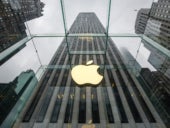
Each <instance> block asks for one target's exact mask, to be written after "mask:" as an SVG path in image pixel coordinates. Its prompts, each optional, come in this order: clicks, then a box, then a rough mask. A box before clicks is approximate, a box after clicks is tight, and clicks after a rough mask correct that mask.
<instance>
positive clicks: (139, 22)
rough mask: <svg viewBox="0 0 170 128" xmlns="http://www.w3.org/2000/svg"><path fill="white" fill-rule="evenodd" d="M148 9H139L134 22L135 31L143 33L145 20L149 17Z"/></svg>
mask: <svg viewBox="0 0 170 128" xmlns="http://www.w3.org/2000/svg"><path fill="white" fill-rule="evenodd" d="M149 12H150V9H140V10H139V11H138V14H137V18H136V23H135V33H137V34H144V32H145V28H146V24H147V21H148V19H149Z"/></svg>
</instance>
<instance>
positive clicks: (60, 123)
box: [14, 13, 166, 128]
mask: <svg viewBox="0 0 170 128" xmlns="http://www.w3.org/2000/svg"><path fill="white" fill-rule="evenodd" d="M69 33H103V34H104V33H105V29H104V27H103V26H102V24H101V23H100V21H99V19H98V18H97V16H96V15H95V14H94V13H80V14H79V15H78V16H77V18H76V20H75V21H74V23H73V25H72V26H71V28H70V30H69ZM66 41H68V42H69V52H70V54H69V53H68V49H67V48H68V47H67V45H66ZM105 41H106V38H105V37H92V36H90V37H68V38H67V40H66V38H65V39H64V40H63V42H62V43H61V45H60V46H59V48H58V50H57V51H56V53H55V55H54V56H53V58H52V60H51V62H50V65H60V66H56V67H61V65H70V61H71V65H73V66H74V65H78V64H86V62H87V61H88V60H93V61H94V63H95V64H97V65H100V69H101V70H99V72H100V74H102V75H103V76H104V79H103V80H102V82H101V83H100V84H99V86H98V87H91V86H90V84H88V86H84V87H78V86H77V85H76V83H75V82H74V81H73V80H72V78H71V73H70V72H71V69H70V68H68V67H67V66H64V67H65V68H64V67H63V68H56V69H47V70H46V72H45V73H44V75H43V76H42V78H41V80H40V81H39V83H38V85H37V89H36V90H34V92H33V94H32V96H31V98H30V100H29V102H28V103H27V104H26V105H25V108H24V111H23V112H22V113H21V114H20V118H19V119H18V120H17V121H16V122H15V125H14V127H17V128H18V127H20V128H32V127H35V128H38V127H53V128H54V127H57V128H66V127H72V128H76V127H78V128H81V127H82V128H84V127H90V126H92V127H96V128H97V127H102V128H106V127H112V128H113V127H119V128H120V127H124V128H127V127H130V128H139V127H147V128H149V127H153V128H156V127H160V128H165V127H166V126H165V124H164V123H163V121H162V119H161V118H160V116H159V114H158V113H157V112H156V110H155V108H154V106H153V105H152V104H151V102H150V100H149V98H148V97H147V96H146V94H145V92H144V90H143V89H142V88H141V85H140V83H139V82H138V81H137V79H136V78H135V77H134V75H132V74H131V73H130V72H129V71H128V70H127V69H126V68H122V67H125V64H124V63H123V61H122V57H121V55H120V53H119V51H118V49H117V47H116V46H115V44H114V42H113V41H112V40H111V39H110V38H109V39H108V49H107V53H106V56H105V54H102V53H103V52H99V51H104V49H105V43H106V42H105ZM83 51H85V52H83ZM94 51H96V52H94ZM103 64H106V66H105V69H104V70H103V66H102V65H103ZM71 65H70V66H71ZM84 79H86V78H84ZM88 123H89V124H88Z"/></svg>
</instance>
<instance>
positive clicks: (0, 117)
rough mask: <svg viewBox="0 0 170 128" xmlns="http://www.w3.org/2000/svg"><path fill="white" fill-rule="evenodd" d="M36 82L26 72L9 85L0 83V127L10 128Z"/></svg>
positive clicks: (29, 71) (32, 73) (33, 75)
mask: <svg viewBox="0 0 170 128" xmlns="http://www.w3.org/2000/svg"><path fill="white" fill-rule="evenodd" d="M37 82H38V80H37V78H36V77H35V73H34V71H33V70H27V71H25V72H22V73H21V74H20V75H18V76H17V77H16V78H15V79H14V80H13V81H11V82H9V83H0V110H1V111H0V126H1V127H11V125H12V124H13V122H14V121H15V117H16V116H17V115H18V113H19V112H20V110H21V108H22V107H23V106H24V104H25V102H26V101H27V100H28V98H29V95H30V93H31V91H32V89H33V88H34V87H35V86H36V84H37Z"/></svg>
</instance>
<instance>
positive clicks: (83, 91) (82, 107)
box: [78, 87, 86, 123]
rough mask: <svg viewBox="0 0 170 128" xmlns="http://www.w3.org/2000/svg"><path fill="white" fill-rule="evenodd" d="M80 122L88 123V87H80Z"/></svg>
mask: <svg viewBox="0 0 170 128" xmlns="http://www.w3.org/2000/svg"><path fill="white" fill-rule="evenodd" d="M78 122H79V123H86V87H82V88H80V102H79V118H78Z"/></svg>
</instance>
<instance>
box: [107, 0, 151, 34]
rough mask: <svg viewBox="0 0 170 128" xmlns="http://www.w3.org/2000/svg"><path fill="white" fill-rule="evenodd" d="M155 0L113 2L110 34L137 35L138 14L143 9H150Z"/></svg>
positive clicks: (121, 0)
mask: <svg viewBox="0 0 170 128" xmlns="http://www.w3.org/2000/svg"><path fill="white" fill-rule="evenodd" d="M152 2H153V0H144V1H142V0H133V1H123V0H112V2H111V12H110V27H109V33H135V31H134V30H135V29H134V28H135V22H136V17H137V13H138V11H139V10H140V9H141V8H150V7H151V5H152Z"/></svg>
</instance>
